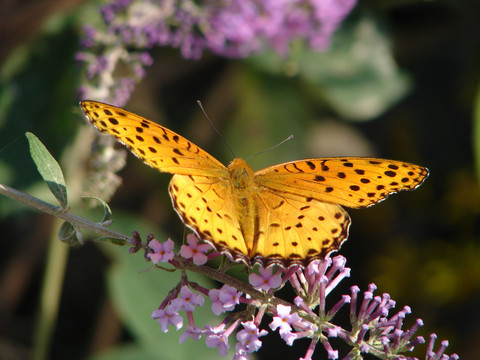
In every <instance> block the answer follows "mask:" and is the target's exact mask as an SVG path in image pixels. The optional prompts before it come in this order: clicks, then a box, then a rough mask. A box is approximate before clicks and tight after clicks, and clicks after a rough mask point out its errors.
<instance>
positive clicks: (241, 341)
mask: <svg viewBox="0 0 480 360" xmlns="http://www.w3.org/2000/svg"><path fill="white" fill-rule="evenodd" d="M242 325H243V327H244V329H243V330H241V331H239V332H238V333H237V340H238V343H237V345H236V346H235V350H237V352H242V351H245V352H247V353H252V352H255V351H257V350H258V349H260V347H261V346H262V342H261V341H260V340H259V337H261V336H265V335H267V334H268V332H267V331H266V330H260V329H259V328H258V327H257V325H255V323H254V322H253V321H247V322H242Z"/></svg>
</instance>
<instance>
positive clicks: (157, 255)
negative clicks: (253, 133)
mask: <svg viewBox="0 0 480 360" xmlns="http://www.w3.org/2000/svg"><path fill="white" fill-rule="evenodd" d="M148 246H149V248H150V249H151V250H153V252H149V253H148V254H147V256H148V257H149V258H150V260H152V262H153V263H154V264H155V265H157V264H158V263H159V262H169V261H170V260H172V259H173V257H174V256H175V254H174V253H173V247H174V243H173V241H172V240H171V239H168V240H167V241H165V242H164V243H161V242H159V241H158V240H157V239H152V240H151V241H150V242H149V243H148Z"/></svg>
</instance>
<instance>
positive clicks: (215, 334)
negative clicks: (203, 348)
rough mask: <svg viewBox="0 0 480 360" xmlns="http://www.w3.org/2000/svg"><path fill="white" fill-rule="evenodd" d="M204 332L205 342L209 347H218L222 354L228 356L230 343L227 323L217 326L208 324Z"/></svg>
mask: <svg viewBox="0 0 480 360" xmlns="http://www.w3.org/2000/svg"><path fill="white" fill-rule="evenodd" d="M204 333H205V335H206V337H205V344H206V345H207V347H209V348H217V347H218V352H219V353H220V355H222V356H227V353H228V349H229V348H230V344H229V343H228V335H227V333H226V331H225V325H224V324H221V325H219V326H216V327H212V326H210V325H206V326H205V331H204Z"/></svg>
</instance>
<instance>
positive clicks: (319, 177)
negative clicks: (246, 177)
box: [255, 157, 428, 208]
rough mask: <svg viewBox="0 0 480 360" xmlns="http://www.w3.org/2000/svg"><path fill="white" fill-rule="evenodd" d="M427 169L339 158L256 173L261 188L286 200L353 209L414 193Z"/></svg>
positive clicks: (314, 160)
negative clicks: (409, 191)
mask: <svg viewBox="0 0 480 360" xmlns="http://www.w3.org/2000/svg"><path fill="white" fill-rule="evenodd" d="M427 176H428V169H427V168H424V167H421V166H418V165H414V164H410V163H406V162H401V161H394V160H385V159H376V158H362V157H339V158H319V159H306V160H299V161H292V162H288V163H284V164H279V165H275V166H272V167H268V168H266V169H263V170H260V171H257V172H256V173H255V179H256V182H257V183H258V185H259V186H260V187H264V188H268V189H272V190H275V191H280V192H282V193H284V194H285V196H286V197H289V198H293V199H297V198H300V199H301V198H303V199H310V198H312V199H317V200H319V201H323V202H327V203H330V204H338V205H343V206H347V207H351V208H363V207H368V206H371V205H374V204H376V203H378V202H380V201H382V200H384V199H385V198H386V197H388V196H389V195H390V194H393V193H397V192H399V191H403V190H413V189H416V188H417V187H418V186H420V185H421V184H422V183H423V181H424V180H425V179H426V178H427Z"/></svg>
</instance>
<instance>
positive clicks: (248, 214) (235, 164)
mask: <svg viewBox="0 0 480 360" xmlns="http://www.w3.org/2000/svg"><path fill="white" fill-rule="evenodd" d="M228 172H229V174H230V183H231V185H232V186H233V191H234V198H235V203H236V204H235V208H236V212H237V216H238V218H239V220H240V221H239V224H240V228H241V232H242V234H243V238H244V239H245V242H246V243H247V248H248V249H253V248H254V246H253V242H254V233H255V224H254V223H255V220H254V219H255V218H256V214H257V209H256V202H255V200H254V199H255V197H254V192H255V191H256V187H255V181H254V173H253V170H252V168H251V167H250V166H249V165H248V164H247V163H246V161H245V160H243V159H239V158H236V159H234V160H233V161H232V162H231V163H230V164H229V165H228Z"/></svg>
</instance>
